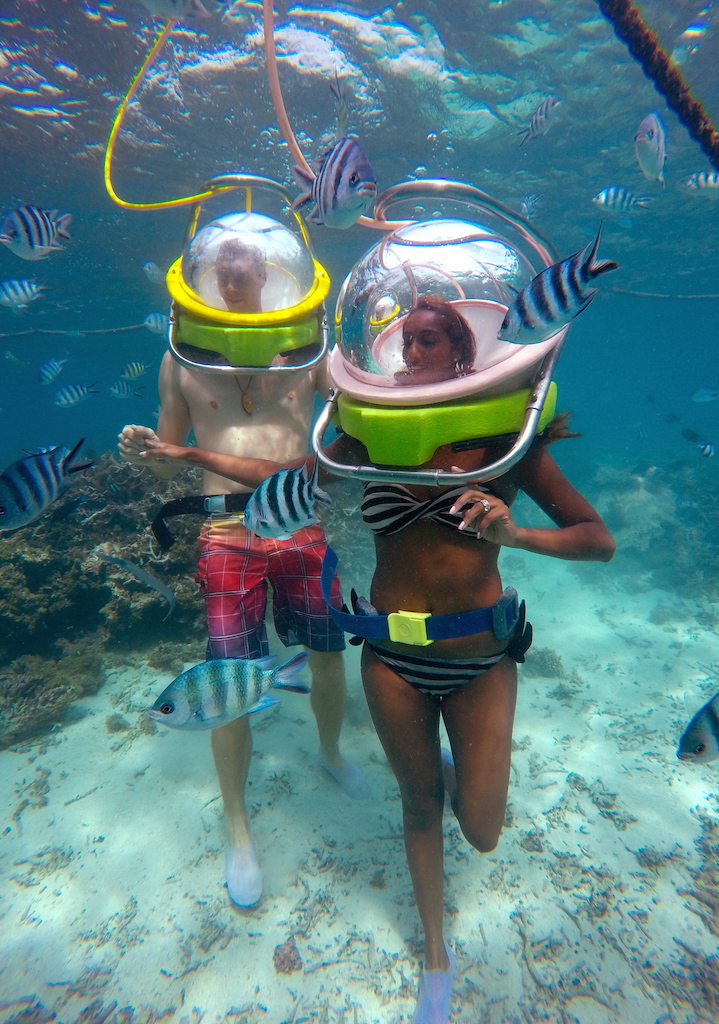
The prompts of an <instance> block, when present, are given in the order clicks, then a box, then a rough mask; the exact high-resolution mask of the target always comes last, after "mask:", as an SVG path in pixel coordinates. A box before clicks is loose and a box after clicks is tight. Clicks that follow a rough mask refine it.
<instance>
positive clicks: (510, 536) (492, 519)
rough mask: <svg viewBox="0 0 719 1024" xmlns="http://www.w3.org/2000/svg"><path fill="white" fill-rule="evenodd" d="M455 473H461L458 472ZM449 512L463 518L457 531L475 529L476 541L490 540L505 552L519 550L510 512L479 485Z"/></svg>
mask: <svg viewBox="0 0 719 1024" xmlns="http://www.w3.org/2000/svg"><path fill="white" fill-rule="evenodd" d="M452 468H453V469H455V467H452ZM455 472H462V470H457V469H455ZM465 506H469V507H468V508H465ZM449 511H450V514H451V515H457V516H461V517H462V521H461V523H459V526H458V529H460V530H467V529H469V528H470V527H473V528H474V529H476V531H477V540H488V541H489V542H490V543H491V544H501V545H502V546H503V547H506V548H513V547H516V546H517V530H518V527H517V524H516V523H515V522H514V519H513V518H512V513H511V512H510V511H509V508H508V507H507V505H505V503H504V502H503V501H502V499H501V498H497V497H495V495H494V494H487V492H486V491H482V490H479V485H477V487H472V486H471V485H470V487H468V489H467V490H466V491H465V492H464V494H462V495H461V497H459V498H458V499H457V501H456V502H455V503H454V505H453V506H452V508H451V509H450V510H449Z"/></svg>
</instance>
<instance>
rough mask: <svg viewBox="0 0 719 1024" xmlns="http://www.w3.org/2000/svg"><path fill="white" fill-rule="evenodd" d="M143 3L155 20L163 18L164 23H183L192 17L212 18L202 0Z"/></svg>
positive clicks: (167, 0)
mask: <svg viewBox="0 0 719 1024" xmlns="http://www.w3.org/2000/svg"><path fill="white" fill-rule="evenodd" d="M141 3H142V5H143V7H145V8H146V9H147V10H148V11H149V12H150V14H151V15H152V16H153V17H154V18H162V19H163V21H181V20H182V19H183V18H187V17H188V16H190V17H191V16H192V15H195V16H196V17H198V18H210V17H212V14H211V12H210V11H208V10H207V8H206V7H203V5H202V3H201V2H200V0H141Z"/></svg>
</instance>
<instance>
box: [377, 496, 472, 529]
mask: <svg viewBox="0 0 719 1024" xmlns="http://www.w3.org/2000/svg"><path fill="white" fill-rule="evenodd" d="M466 490H467V484H461V485H459V486H458V487H451V488H450V489H449V490H447V491H440V493H439V494H436V495H435V496H434V497H432V498H428V499H427V500H426V501H423V500H422V499H421V498H417V497H415V495H414V494H412V492H411V491H408V490H407V488H406V487H402V486H401V484H365V490H364V497H363V498H362V504H361V505H360V510H361V512H362V519H363V520H364V522H365V525H366V526H369V528H370V530H372V532H373V533H378V534H380V535H381V536H383V537H391V536H392V534H395V533H399V532H400V530H404V529H405V528H406V527H407V526H410V525H411V524H412V523H416V522H417V521H418V520H419V519H432V520H433V521H434V522H435V523H443V524H444V525H445V526H451V527H452V528H453V529H454V530H456V529H457V526H458V525H459V523H460V517H459V516H457V515H450V514H449V510H450V509H451V508H452V506H453V505H454V503H455V502H456V501H457V500H458V499H459V498H460V497H461V496H462V495H463V494H464V492H465V491H466ZM469 536H471V537H472V539H474V533H471V534H469Z"/></svg>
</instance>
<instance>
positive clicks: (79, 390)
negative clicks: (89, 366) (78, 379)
mask: <svg viewBox="0 0 719 1024" xmlns="http://www.w3.org/2000/svg"><path fill="white" fill-rule="evenodd" d="M97 394H99V392H98V391H96V390H95V384H94V383H93V384H90V385H87V384H68V385H67V386H66V387H64V388H60V390H59V391H56V392H55V397H54V399H53V402H54V403H55V405H59V406H60V408H61V409H71V408H72V406H73V405H79V403H80V402H84V401H85V399H86V398H88V397H89V396H90V395H97Z"/></svg>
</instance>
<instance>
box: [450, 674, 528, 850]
mask: <svg viewBox="0 0 719 1024" xmlns="http://www.w3.org/2000/svg"><path fill="white" fill-rule="evenodd" d="M516 698H517V666H516V663H515V662H514V661H512V660H511V659H510V658H503V659H502V661H500V662H499V663H498V664H496V665H494V666H493V667H492V668H491V669H489V670H488V671H487V672H485V673H484V674H483V675H481V676H478V677H477V678H476V679H474V680H473V681H472V682H471V683H467V684H466V685H464V686H461V687H458V688H457V689H456V690H454V691H453V692H452V693H450V694H447V696H446V697H444V699H443V701H442V715H443V718H444V723H445V725H446V727H447V734H448V736H449V740H450V743H451V745H452V754H453V756H454V771H455V785H454V786H452V785H451V780H448V781H449V782H450V785H449V786H448V788H449V790H450V794H451V797H452V807H453V809H454V812H455V814H456V815H457V819H458V821H459V824H460V827H461V829H462V832H463V833H464V835H465V837H466V839H467V840H468V842H470V843H471V844H472V846H474V847H475V849H477V850H479V851H480V852H482V853H488V852H489V851H490V850H493V849H494V848H495V846H496V845H497V841H498V839H499V834H500V832H501V830H502V825H503V823H504V814H505V808H506V803H507V789H508V787H509V770H510V762H511V755H512V725H513V723H514V707H515V703H516ZM447 774H449V775H451V769H448V772H447ZM453 790H454V791H453Z"/></svg>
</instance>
